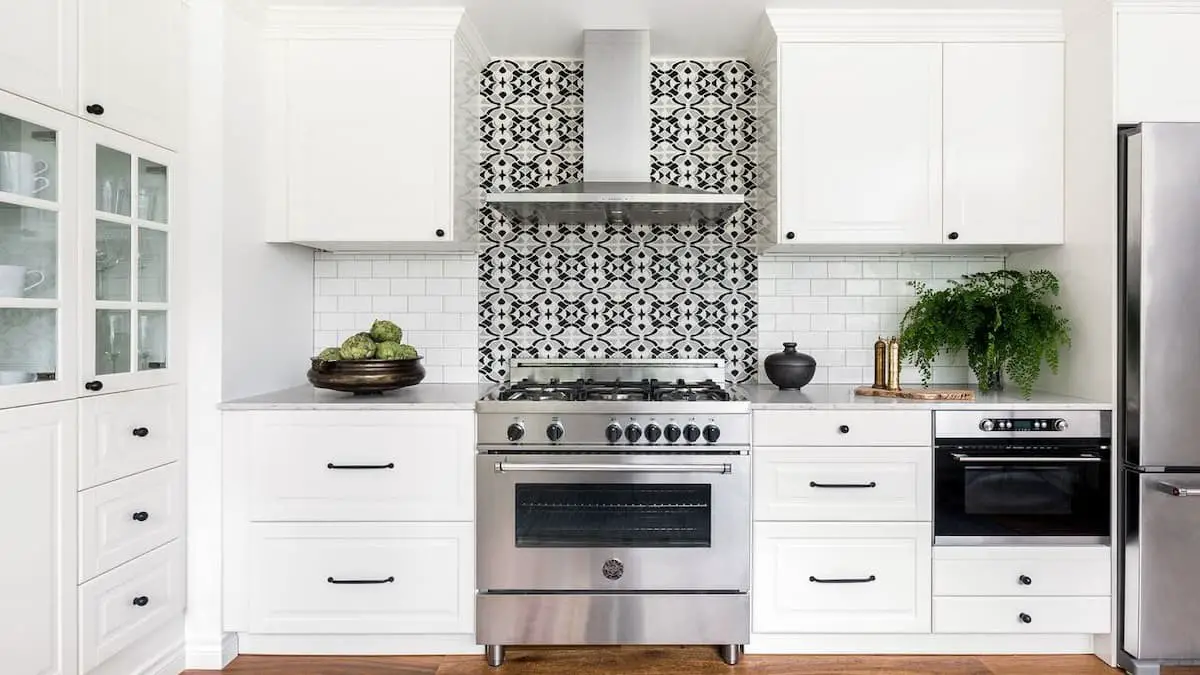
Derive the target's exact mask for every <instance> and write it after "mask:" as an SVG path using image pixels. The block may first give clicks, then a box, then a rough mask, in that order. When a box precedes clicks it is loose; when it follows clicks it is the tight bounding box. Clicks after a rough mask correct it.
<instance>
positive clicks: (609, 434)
mask: <svg viewBox="0 0 1200 675" xmlns="http://www.w3.org/2000/svg"><path fill="white" fill-rule="evenodd" d="M604 437H605V438H607V439H608V442H609V443H616V442H617V441H619V440H621V426H620V425H619V424H617V423H616V422H613V423H611V424H609V425H608V428H606V429H605V430H604Z"/></svg>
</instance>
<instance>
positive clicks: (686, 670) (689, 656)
mask: <svg viewBox="0 0 1200 675" xmlns="http://www.w3.org/2000/svg"><path fill="white" fill-rule="evenodd" d="M216 672H218V671H212V670H189V671H186V673H185V675H201V674H202V673H216ZM220 672H222V673H237V674H238V675H487V674H492V675H600V674H602V673H603V674H609V673H611V674H613V675H706V674H708V673H726V674H730V675H735V674H737V673H753V674H754V675H826V674H828V675H848V674H862V675H865V674H867V673H870V674H872V675H878V674H880V673H894V674H897V675H903V674H912V675H918V674H920V675H928V674H930V673H935V674H936V675H1040V674H1043V673H1044V674H1045V675H1114V674H1117V673H1120V672H1121V671H1118V670H1113V669H1111V668H1108V667H1107V666H1105V665H1104V663H1103V662H1102V661H1100V660H1099V659H1096V658H1094V657H1091V656H760V655H747V656H746V657H745V658H744V660H743V661H742V663H740V664H738V665H737V666H736V667H729V666H726V665H725V664H724V663H722V662H721V660H720V659H719V658H718V657H717V653H716V651H715V650H713V649H707V648H704V647H611V648H591V649H551V648H523V649H510V650H509V651H508V659H507V661H506V662H505V665H504V666H503V667H502V668H500V669H492V668H489V667H488V666H487V664H486V663H485V662H484V660H483V655H482V654H480V655H479V656H373V657H365V656H362V657H352V656H240V657H238V658H237V659H236V660H234V662H233V663H231V664H230V665H229V667H227V668H226V669H225V670H223V671H220ZM1164 672H1168V671H1167V670H1164ZM1170 672H1171V673H1172V675H1184V674H1185V673H1187V674H1188V675H1200V669H1192V668H1188V669H1182V670H1174V671H1170Z"/></svg>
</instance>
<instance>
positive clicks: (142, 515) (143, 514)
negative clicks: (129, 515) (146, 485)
mask: <svg viewBox="0 0 1200 675" xmlns="http://www.w3.org/2000/svg"><path fill="white" fill-rule="evenodd" d="M149 518H150V513H149V512H148V511H137V512H135V513H134V514H133V519H134V520H136V521H138V522H139V523H144V522H146V520H147V519H149Z"/></svg>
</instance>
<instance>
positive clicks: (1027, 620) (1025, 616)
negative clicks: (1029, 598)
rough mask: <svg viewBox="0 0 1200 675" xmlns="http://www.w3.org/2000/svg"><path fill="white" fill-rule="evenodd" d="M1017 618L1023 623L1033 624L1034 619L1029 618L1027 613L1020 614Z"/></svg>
mask: <svg viewBox="0 0 1200 675" xmlns="http://www.w3.org/2000/svg"><path fill="white" fill-rule="evenodd" d="M1017 618H1018V619H1020V620H1021V623H1033V617H1032V616H1029V615H1028V614H1026V613H1025V612H1021V613H1020V614H1018V615H1017Z"/></svg>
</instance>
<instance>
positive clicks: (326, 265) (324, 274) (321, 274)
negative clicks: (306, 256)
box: [313, 260, 338, 279]
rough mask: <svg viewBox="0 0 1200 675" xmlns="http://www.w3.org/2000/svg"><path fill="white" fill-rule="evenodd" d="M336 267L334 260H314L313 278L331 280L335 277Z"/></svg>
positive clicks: (336, 273)
mask: <svg viewBox="0 0 1200 675" xmlns="http://www.w3.org/2000/svg"><path fill="white" fill-rule="evenodd" d="M337 275H338V267H337V261H335V260H316V261H313V276H314V277H317V278H327V279H332V278H335V277H337Z"/></svg>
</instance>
